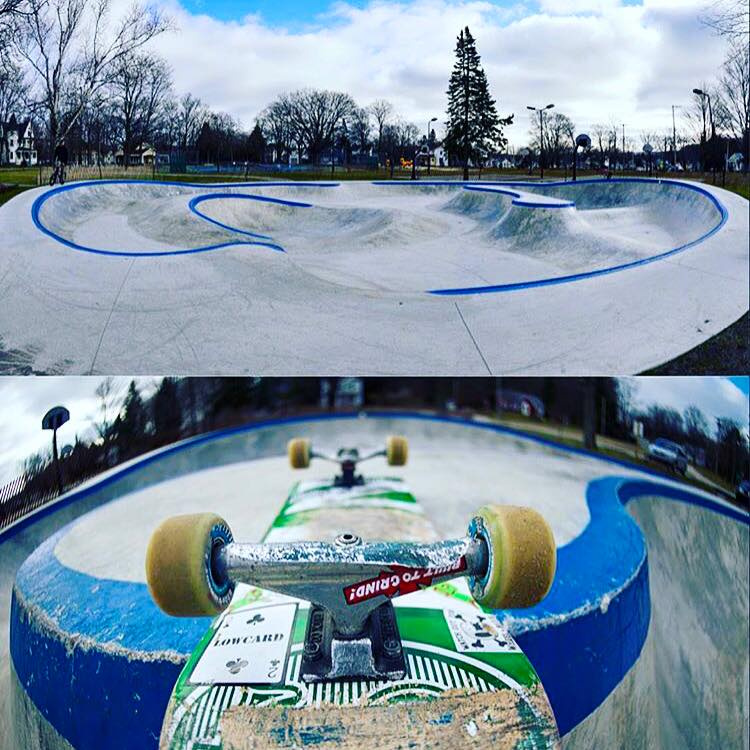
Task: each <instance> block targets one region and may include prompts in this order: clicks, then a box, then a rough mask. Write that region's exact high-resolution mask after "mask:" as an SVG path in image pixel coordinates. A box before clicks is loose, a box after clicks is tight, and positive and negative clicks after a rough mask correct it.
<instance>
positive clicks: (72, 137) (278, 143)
mask: <svg viewBox="0 0 750 750" xmlns="http://www.w3.org/2000/svg"><path fill="white" fill-rule="evenodd" d="M738 19H739V20H738ZM703 20H704V21H705V23H706V24H707V25H708V26H709V27H711V28H712V29H714V30H715V31H716V32H717V33H719V34H721V35H722V36H724V37H725V38H726V39H727V55H726V59H725V62H724V64H723V66H722V68H721V70H720V71H718V72H717V74H716V75H715V77H714V79H713V80H709V81H704V82H703V83H702V84H701V88H700V90H701V92H702V93H701V94H693V95H692V98H691V100H690V103H689V104H687V105H685V106H682V107H679V108H678V116H677V118H676V121H675V127H674V128H673V127H672V123H671V121H666V122H665V124H664V128H663V130H657V131H641V132H632V131H628V132H627V133H625V132H623V128H622V124H621V123H619V122H616V121H615V120H614V119H613V118H610V120H609V121H607V122H602V121H599V122H596V123H594V124H592V125H591V126H590V128H589V135H590V136H591V140H592V147H591V152H590V153H589V154H588V155H587V156H586V159H587V160H588V162H589V163H590V165H591V166H594V165H596V166H599V167H600V168H603V167H604V166H605V165H608V166H610V167H613V166H616V165H618V164H619V165H620V166H625V162H626V160H627V162H628V163H629V164H632V163H633V162H634V161H637V162H638V163H639V164H642V163H643V155H642V154H643V146H644V145H645V143H649V144H651V146H652V147H653V148H654V151H655V152H660V153H661V158H662V160H663V161H671V159H670V158H669V154H670V152H673V153H677V152H680V153H681V155H682V161H683V166H686V165H687V156H686V153H687V152H686V147H688V146H690V145H691V144H694V143H701V148H700V154H699V157H700V160H701V162H702V165H703V166H706V165H707V164H708V162H709V161H711V162H712V164H711V165H713V166H716V163H719V162H720V161H721V157H722V154H718V151H717V149H719V146H720V144H719V140H720V139H719V137H718V136H722V135H723V136H724V137H725V138H733V139H735V142H737V143H741V149H742V151H743V152H744V155H745V159H744V164H745V168H747V165H748V161H750V159H748V146H749V138H750V136H749V130H748V123H749V121H750V56H749V48H748V43H747V41H748V31H747V28H746V26H747V24H744V23H743V21H745V20H747V11H746V4H744V3H741V2H737V0H725V2H722V3H719V4H717V5H715V6H714V7H713V10H712V12H711V13H709V14H708V15H707V16H706V17H705V18H704V19H703ZM172 29H173V24H172V21H171V20H170V19H169V18H168V17H166V16H164V15H163V14H162V13H161V12H160V11H158V10H156V9H154V8H153V7H152V6H150V5H147V4H145V3H141V2H135V3H134V4H133V5H132V6H131V7H130V9H129V10H128V11H127V12H125V13H124V14H122V15H119V16H115V15H114V6H113V5H112V0H0V121H5V120H8V119H9V118H10V115H11V114H16V115H28V116H31V117H32V118H33V119H34V121H35V122H36V123H37V124H40V125H41V128H39V131H40V132H39V136H40V139H39V140H40V141H41V143H40V144H39V145H40V146H41V148H40V149H39V150H40V151H42V152H43V153H45V154H46V155H47V156H49V155H50V153H51V151H52V150H53V148H54V145H55V144H56V143H58V142H59V141H61V140H65V141H66V142H67V143H68V146H69V149H70V150H71V151H72V153H73V155H74V158H75V159H76V160H77V161H81V162H85V163H92V162H93V163H96V162H97V161H100V160H101V159H102V158H103V157H104V155H110V156H111V155H113V154H114V153H117V152H118V151H121V152H122V154H123V160H124V162H125V164H126V165H127V163H128V161H129V156H130V155H131V154H132V153H133V152H135V151H136V150H137V149H138V148H139V147H140V146H141V145H142V144H148V145H150V146H152V147H154V148H155V149H156V151H157V152H160V153H170V154H173V153H175V152H177V153H179V154H181V155H182V157H183V158H184V159H187V160H189V161H194V162H203V163H215V164H220V163H222V162H252V163H261V162H275V163H277V164H288V163H289V162H290V161H291V160H292V158H293V157H294V158H296V159H298V160H299V161H307V162H309V163H311V164H313V165H316V166H317V165H320V164H321V163H322V162H330V161H333V160H334V159H339V160H343V161H344V162H346V163H349V164H351V163H355V162H356V163H366V164H373V165H374V164H378V165H384V164H386V163H390V164H391V166H392V167H393V166H394V165H397V164H398V163H399V162H400V161H401V159H405V160H407V161H412V160H413V159H415V158H420V154H421V155H422V156H423V158H425V159H426V158H427V155H426V153H427V152H428V151H429V149H432V148H434V146H435V145H436V143H437V139H436V137H435V133H434V131H430V132H423V130H422V128H420V127H418V126H416V125H415V124H414V123H411V122H409V121H408V120H406V119H404V118H403V117H401V116H399V115H398V114H397V113H395V111H394V107H393V105H392V104H391V103H390V102H388V101H385V100H378V101H375V102H372V103H371V104H369V105H367V106H361V105H360V104H358V103H357V102H356V101H355V99H354V98H353V97H352V96H351V95H350V94H348V93H346V92H339V91H330V90H317V89H303V90H297V91H291V92H285V93H283V94H281V95H279V96H278V97H277V98H276V99H275V100H274V101H272V102H271V103H270V104H268V105H267V106H266V107H265V108H264V109H263V111H262V112H261V113H260V114H259V115H258V117H257V120H256V122H255V124H254V127H253V128H252V129H251V131H250V132H246V131H244V130H243V128H242V127H241V125H240V124H239V123H238V122H237V120H236V119H235V118H234V117H233V116H232V115H231V114H228V113H225V112H216V111H213V110H211V109H210V108H209V107H208V106H207V105H206V104H204V103H203V102H202V101H201V100H200V99H198V98H197V97H195V96H193V95H192V94H191V93H184V94H182V95H178V94H177V93H176V92H175V90H174V85H173V80H172V72H171V70H170V68H169V65H168V64H167V62H166V61H165V60H164V59H162V58H160V57H159V56H158V55H156V54H154V53H153V52H152V51H150V46H151V42H152V41H153V40H154V39H156V38H157V37H159V36H161V35H162V34H165V33H168V32H169V31H171V30H172ZM446 94H447V100H448V102H447V110H446V118H445V122H444V129H445V137H444V140H443V146H444V147H445V150H446V152H447V156H448V163H449V164H450V165H452V166H462V167H463V169H464V176H465V177H466V176H467V172H468V167H469V165H471V166H474V167H479V168H481V167H482V166H484V165H485V164H487V163H488V162H489V161H491V159H492V157H493V156H497V155H500V154H503V153H505V154H506V155H508V156H511V157H512V159H511V161H512V163H513V165H514V166H517V167H520V168H525V167H528V168H529V169H531V168H532V167H533V165H534V162H535V160H537V161H540V162H541V159H542V155H543V156H544V161H545V162H546V164H547V165H548V166H551V167H558V168H559V167H562V166H567V165H569V164H571V163H572V159H573V155H574V153H575V138H576V135H577V129H576V125H575V123H574V122H573V120H572V118H571V117H570V116H569V115H567V114H565V113H564V112H560V111H541V112H538V113H535V116H534V118H533V122H532V124H531V127H530V129H529V133H528V139H527V146H526V147H524V148H522V149H520V150H518V151H517V153H515V154H513V153H508V152H512V151H513V149H508V141H507V138H506V137H505V128H506V127H508V126H510V125H512V124H513V122H514V116H513V114H509V115H505V116H502V117H501V116H500V115H499V114H498V110H497V102H496V100H495V99H494V98H493V96H492V95H491V91H490V85H489V82H488V79H487V76H486V74H485V72H484V69H483V67H482V65H481V58H480V55H479V52H478V50H477V45H476V40H475V39H474V37H473V36H472V34H471V32H470V30H469V29H468V28H465V29H463V30H461V32H460V34H459V36H458V39H457V42H456V48H455V64H454V67H453V71H452V73H451V75H450V80H449V84H448V89H447V92H446ZM678 120H679V124H680V127H679V128H677V121H678ZM715 133H716V134H718V136H717V137H714V134H715ZM704 134H705V138H704ZM712 144H713V145H714V146H716V148H713V147H712ZM717 144H718V145H717ZM688 150H689V149H688ZM719 150H720V149H719ZM714 152H717V153H714ZM626 157H627V158H626ZM711 165H709V166H711Z"/></svg>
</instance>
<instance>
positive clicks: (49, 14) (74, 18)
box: [13, 0, 169, 146]
mask: <svg viewBox="0 0 750 750" xmlns="http://www.w3.org/2000/svg"><path fill="white" fill-rule="evenodd" d="M110 5H111V0H27V12H26V13H25V14H24V15H21V16H19V17H18V18H16V19H15V22H14V23H15V34H14V42H13V44H14V48H15V50H16V52H17V54H18V55H19V56H20V57H21V58H23V59H24V60H25V61H26V62H27V63H28V65H29V67H30V68H31V70H32V71H33V73H34V75H35V78H36V83H37V85H38V88H39V94H40V103H41V105H42V106H43V108H44V110H45V112H46V116H47V126H48V129H49V136H50V142H51V144H52V145H53V146H54V144H55V143H57V142H59V141H61V140H62V139H64V138H65V136H66V135H67V134H68V132H69V131H70V129H71V128H72V127H73V125H74V124H75V122H76V120H77V119H78V118H79V117H80V116H81V113H82V112H83V110H84V109H85V107H86V105H87V103H88V102H89V101H90V100H91V99H92V97H93V96H94V95H95V94H96V93H97V92H98V91H99V90H100V89H102V88H103V87H104V86H105V85H106V84H107V83H108V81H109V79H110V77H111V75H112V72H113V70H114V68H115V66H116V65H117V64H118V63H119V62H120V61H121V60H122V58H124V57H126V56H127V55H128V54H130V53H132V52H133V51H135V50H137V49H139V48H141V47H142V46H143V45H144V44H146V43H147V42H148V41H149V40H151V39H153V38H154V37H155V36H157V35H158V34H161V33H162V32H164V31H165V30H167V29H168V28H169V22H168V21H167V20H166V19H165V18H164V17H163V16H162V15H161V14H160V13H159V11H157V10H155V9H153V8H151V7H148V6H144V5H139V4H134V5H132V6H131V7H130V9H129V10H128V11H127V12H126V13H125V14H124V15H123V16H122V17H121V18H120V19H119V20H118V21H117V22H116V23H115V24H114V27H113V28H112V27H111V24H110Z"/></svg>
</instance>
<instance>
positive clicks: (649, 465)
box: [490, 413, 734, 500]
mask: <svg viewBox="0 0 750 750" xmlns="http://www.w3.org/2000/svg"><path fill="white" fill-rule="evenodd" d="M490 420H491V421H496V422H499V423H500V424H502V425H504V426H506V427H512V428H513V429H515V430H519V431H521V432H527V433H530V434H532V435H538V436H539V437H545V438H548V439H549V440H552V441H554V442H556V443H562V444H563V445H568V446H570V447H572V448H583V431H582V430H581V428H580V427H571V426H569V425H566V426H563V425H560V424H557V423H555V422H551V421H544V422H540V421H538V420H536V419H525V418H524V417H521V416H520V415H518V414H515V413H502V414H500V415H496V416H494V417H491V418H490ZM596 445H597V448H596V452H597V453H600V454H602V455H603V456H608V457H609V458H616V459H618V460H620V461H627V462H628V463H631V464H634V465H635V467H636V468H637V467H639V466H640V467H643V468H644V469H648V470H649V471H654V472H656V473H658V474H662V475H663V476H664V477H665V478H667V479H672V480H675V481H678V482H682V483H684V484H688V485H691V486H693V487H696V488H698V489H701V490H704V491H707V492H711V493H714V494H717V489H716V486H715V485H718V486H719V487H720V488H721V491H722V493H723V495H724V496H725V497H724V499H731V500H734V487H732V486H731V485H730V484H729V483H728V482H726V481H725V480H724V479H722V478H721V477H719V476H717V475H716V474H714V473H713V472H712V471H710V470H709V469H706V468H700V469H698V468H697V467H691V471H690V472H689V473H690V474H691V475H692V476H685V477H683V476H682V475H680V474H676V473H675V472H672V471H669V469H667V468H666V467H665V466H662V465H661V464H658V463H655V462H653V461H649V460H648V459H647V458H645V457H644V456H643V455H642V454H641V452H640V451H639V449H638V447H637V446H636V444H635V443H630V442H626V441H623V440H617V439H615V438H611V437H604V436H602V435H597V436H596ZM702 478H705V480H706V481H701V479H702Z"/></svg>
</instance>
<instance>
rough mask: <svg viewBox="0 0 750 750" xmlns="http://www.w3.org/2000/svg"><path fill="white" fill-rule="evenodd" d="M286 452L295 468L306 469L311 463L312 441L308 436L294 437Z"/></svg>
mask: <svg viewBox="0 0 750 750" xmlns="http://www.w3.org/2000/svg"><path fill="white" fill-rule="evenodd" d="M286 452H287V454H288V455H289V463H290V465H291V467H292V468H293V469H306V468H307V467H308V466H309V465H310V441H309V440H308V439H307V438H293V439H292V440H290V441H289V443H288V444H287V446H286Z"/></svg>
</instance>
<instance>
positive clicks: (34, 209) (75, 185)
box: [31, 180, 340, 258]
mask: <svg viewBox="0 0 750 750" xmlns="http://www.w3.org/2000/svg"><path fill="white" fill-rule="evenodd" d="M339 184H340V183H335V182H325V183H323V182H302V183H300V182H240V183H226V184H224V183H221V184H219V183H215V184H210V183H209V184H202V183H198V182H175V181H170V180H159V181H154V180H88V181H85V182H72V183H69V184H67V185H61V186H59V187H56V188H53V189H52V190H48V191H47V192H46V193H43V194H42V195H40V196H39V197H38V198H37V199H36V200H35V201H34V203H33V204H32V206H31V220H32V221H33V222H34V226H35V227H36V228H37V229H38V230H39V231H40V232H42V233H43V234H46V235H47V236H48V237H51V238H52V239H53V240H55V241H56V242H59V243H60V244H62V245H65V246H66V247H69V248H71V249H73V250H79V251H82V252H86V253H93V254H95V255H109V256H119V257H126V258H140V257H145V258H155V257H162V256H167V255H192V254H195V253H205V252H209V251H212V250H220V249H222V248H226V247H236V246H238V245H249V246H259V247H268V248H270V249H272V250H276V251H278V252H282V253H283V252H284V248H283V247H281V246H280V245H277V244H275V243H273V242H261V241H249V240H235V241H233V242H222V243H218V244H214V245H204V246H201V247H197V248H186V249H182V250H161V251H152V252H135V251H128V250H101V249H99V248H95V247H88V246H87V245H81V244H79V243H77V242H72V241H71V240H68V239H66V238H65V237H63V236H62V235H60V234H57V232H53V231H52V230H51V229H49V228H48V227H47V226H46V225H45V224H44V223H43V222H42V220H41V218H40V216H39V212H40V211H41V208H42V206H43V205H44V204H45V203H46V202H47V201H48V200H49V199H50V198H53V197H54V196H56V195H59V194H60V193H65V192H67V191H69V190H77V189H79V188H84V187H91V186H101V185H152V186H153V185H169V186H176V187H189V188H201V189H224V190H225V189H226V188H228V187H234V188H241V187H256V188H257V187H303V188H313V187H315V188H322V187H339ZM229 195H232V194H229ZM208 197H210V196H207V198H208ZM233 197H238V196H233ZM248 197H249V196H248ZM289 203H290V204H291V203H292V202H291V201H289ZM191 210H192V211H193V213H195V214H196V215H197V216H200V218H202V219H205V220H207V221H211V222H212V223H214V224H218V225H219V226H223V228H224V229H228V230H230V231H232V232H237V233H239V234H244V235H249V236H257V237H260V238H262V237H264V235H253V234H252V233H250V232H245V231H243V230H241V229H236V228H234V227H230V226H227V225H221V224H219V222H216V221H214V220H212V219H210V218H209V217H207V216H204V215H202V214H200V213H198V212H197V211H195V210H194V209H191ZM266 239H270V238H266Z"/></svg>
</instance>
